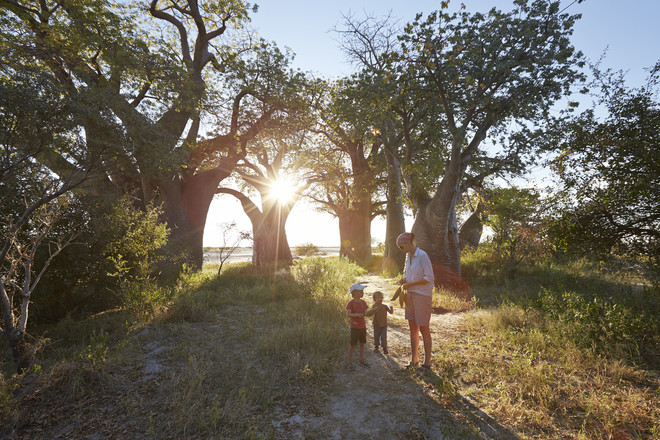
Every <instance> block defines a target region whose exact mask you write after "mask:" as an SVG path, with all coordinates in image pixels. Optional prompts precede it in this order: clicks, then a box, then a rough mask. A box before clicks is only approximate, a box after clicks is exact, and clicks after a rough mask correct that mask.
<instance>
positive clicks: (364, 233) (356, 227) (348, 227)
mask: <svg viewBox="0 0 660 440" xmlns="http://www.w3.org/2000/svg"><path fill="white" fill-rule="evenodd" d="M352 208H353V209H348V210H346V211H344V212H339V213H337V217H338V219H339V239H340V242H341V243H340V248H339V255H341V256H343V257H347V258H348V259H349V260H351V261H355V262H356V263H358V264H361V265H365V264H367V263H368V262H369V259H370V258H371V198H370V197H366V196H364V195H363V197H362V198H361V199H360V200H358V201H357V202H355V203H354V204H353V206H352Z"/></svg>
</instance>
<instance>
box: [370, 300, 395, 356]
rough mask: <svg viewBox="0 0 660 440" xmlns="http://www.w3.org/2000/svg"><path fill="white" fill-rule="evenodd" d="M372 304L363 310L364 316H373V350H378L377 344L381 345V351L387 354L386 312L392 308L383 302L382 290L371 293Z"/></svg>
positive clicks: (390, 311)
mask: <svg viewBox="0 0 660 440" xmlns="http://www.w3.org/2000/svg"><path fill="white" fill-rule="evenodd" d="M373 299H374V305H373V306H372V307H371V308H370V309H369V310H367V311H366V312H365V314H364V315H365V316H373V317H374V351H375V352H378V346H379V345H380V346H381V347H383V353H384V354H387V314H388V313H392V312H393V311H394V309H393V308H392V307H390V306H387V305H385V304H383V292H381V291H379V290H377V291H375V292H374V293H373Z"/></svg>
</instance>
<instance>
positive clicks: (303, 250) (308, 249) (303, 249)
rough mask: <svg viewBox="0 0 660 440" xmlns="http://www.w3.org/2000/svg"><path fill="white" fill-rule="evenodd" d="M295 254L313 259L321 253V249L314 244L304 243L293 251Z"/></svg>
mask: <svg viewBox="0 0 660 440" xmlns="http://www.w3.org/2000/svg"><path fill="white" fill-rule="evenodd" d="M293 252H294V254H295V255H296V256H299V257H311V256H313V255H316V254H318V253H319V247H318V246H316V245H315V244H313V243H303V244H301V245H298V246H296V247H295V248H294V249H293Z"/></svg>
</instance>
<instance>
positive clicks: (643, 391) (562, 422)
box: [439, 255, 660, 439]
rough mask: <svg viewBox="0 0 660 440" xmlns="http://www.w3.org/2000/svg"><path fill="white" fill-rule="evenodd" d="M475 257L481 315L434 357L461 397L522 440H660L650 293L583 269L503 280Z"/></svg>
mask: <svg viewBox="0 0 660 440" xmlns="http://www.w3.org/2000/svg"><path fill="white" fill-rule="evenodd" d="M477 257H478V255H477V256H476V257H475V255H471V256H470V257H468V258H467V259H466V264H467V265H468V270H467V271H466V273H465V274H466V276H467V277H468V278H469V280H470V283H471V285H472V287H473V293H474V294H475V296H476V298H477V301H478V304H479V305H480V306H481V307H484V310H482V311H481V312H480V313H478V314H475V315H474V318H473V319H471V320H469V321H468V325H467V333H466V334H465V335H464V337H463V339H462V340H459V341H454V342H453V343H452V344H450V345H449V346H447V347H443V348H441V351H442V352H441V353H440V355H439V364H440V368H441V369H447V370H448V371H449V370H451V371H452V372H453V373H454V381H455V383H456V384H458V385H459V387H460V388H461V392H463V393H469V394H471V395H472V396H473V397H474V398H475V399H476V400H477V401H478V402H480V406H482V407H483V408H485V409H486V410H488V411H490V412H491V413H493V414H494V415H496V416H497V417H498V419H499V420H502V421H503V422H505V423H506V424H507V425H509V426H512V427H514V428H515V429H516V430H517V431H518V432H519V433H521V436H522V437H523V438H552V439H560V438H575V439H595V438H598V439H600V438H603V439H614V438H617V439H633V438H634V439H652V438H660V422H658V421H659V420H660V391H659V387H658V384H659V383H660V375H659V370H660V362H659V360H660V336H659V335H660V333H659V331H658V330H659V328H660V326H659V321H658V320H659V319H660V295H659V292H658V289H657V288H656V287H653V286H652V285H651V284H646V285H645V284H643V280H641V279H640V278H639V275H638V274H634V275H628V274H621V273H619V272H616V271H613V270H609V268H607V267H604V266H603V265H602V264H594V263H591V262H589V261H587V260H581V261H575V262H553V261H549V262H546V263H544V264H541V265H538V266H526V267H524V266H523V267H519V268H517V269H516V271H515V276H507V275H505V274H506V273H507V271H505V270H502V271H494V272H493V271H490V270H488V269H485V267H486V268H487V267H489V266H488V265H489V264H490V263H489V262H488V261H486V262H482V261H480V260H479V258H477ZM640 282H641V283H640ZM440 359H441V361H440Z"/></svg>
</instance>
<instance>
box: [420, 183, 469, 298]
mask: <svg viewBox="0 0 660 440" xmlns="http://www.w3.org/2000/svg"><path fill="white" fill-rule="evenodd" d="M457 196H458V189H457V188H454V187H453V185H449V184H447V182H446V181H443V183H441V185H440V188H439V189H438V192H437V193H436V195H435V197H434V198H433V199H431V200H428V201H425V202H422V203H420V204H419V206H418V208H419V209H418V210H417V216H416V217H415V223H414V224H413V228H412V232H413V233H414V234H415V239H416V241H417V244H418V245H419V247H421V248H422V249H423V250H425V251H426V252H427V253H428V255H429V258H430V259H431V263H432V264H433V272H434V274H435V284H436V285H437V286H446V287H450V288H452V289H456V290H464V289H465V288H467V286H466V285H465V283H464V282H463V281H462V279H461V250H460V245H459V238H458V225H457V221H456V201H457V198H458V197H457Z"/></svg>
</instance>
